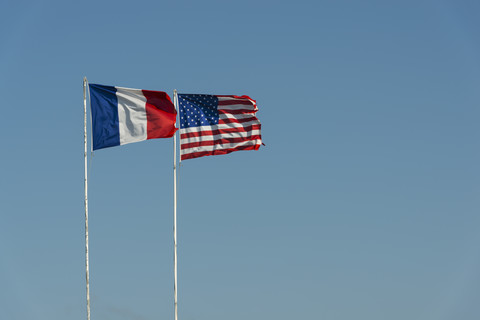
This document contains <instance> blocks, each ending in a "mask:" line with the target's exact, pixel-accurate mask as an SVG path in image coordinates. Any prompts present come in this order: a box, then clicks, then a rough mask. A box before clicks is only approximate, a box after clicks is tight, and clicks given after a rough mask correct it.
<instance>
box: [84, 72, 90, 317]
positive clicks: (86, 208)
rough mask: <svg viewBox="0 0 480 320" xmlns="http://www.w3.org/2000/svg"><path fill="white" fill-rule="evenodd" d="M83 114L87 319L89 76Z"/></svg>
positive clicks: (88, 294) (88, 288) (88, 309)
mask: <svg viewBox="0 0 480 320" xmlns="http://www.w3.org/2000/svg"><path fill="white" fill-rule="evenodd" d="M83 114H84V118H83V140H84V145H85V152H84V157H85V278H86V283H87V320H90V283H89V278H90V275H89V270H88V172H87V77H84V78H83Z"/></svg>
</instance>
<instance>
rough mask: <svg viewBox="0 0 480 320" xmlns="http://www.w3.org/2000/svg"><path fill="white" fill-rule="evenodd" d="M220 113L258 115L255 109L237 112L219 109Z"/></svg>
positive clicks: (238, 110)
mask: <svg viewBox="0 0 480 320" xmlns="http://www.w3.org/2000/svg"><path fill="white" fill-rule="evenodd" d="M218 113H219V114H220V113H221V114H249V113H253V114H255V113H256V110H254V109H237V110H230V109H218Z"/></svg>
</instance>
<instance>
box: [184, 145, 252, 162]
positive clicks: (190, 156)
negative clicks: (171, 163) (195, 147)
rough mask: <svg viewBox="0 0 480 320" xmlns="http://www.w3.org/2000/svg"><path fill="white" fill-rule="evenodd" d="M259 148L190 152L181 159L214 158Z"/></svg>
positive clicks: (242, 147)
mask: <svg viewBox="0 0 480 320" xmlns="http://www.w3.org/2000/svg"><path fill="white" fill-rule="evenodd" d="M259 148H260V145H259V144H256V145H254V146H239V147H236V148H232V149H222V150H213V151H201V152H192V153H187V154H182V156H181V158H182V160H186V159H193V158H200V157H204V156H215V155H220V154H227V153H230V152H234V151H240V150H258V149H259Z"/></svg>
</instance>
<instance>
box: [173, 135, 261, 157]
mask: <svg viewBox="0 0 480 320" xmlns="http://www.w3.org/2000/svg"><path fill="white" fill-rule="evenodd" d="M261 144H262V140H260V139H257V140H250V141H244V142H239V143H224V144H215V145H213V146H204V147H194V148H189V149H182V150H181V152H180V154H182V155H184V154H189V153H194V152H203V151H213V150H222V149H232V148H236V147H239V146H254V145H261Z"/></svg>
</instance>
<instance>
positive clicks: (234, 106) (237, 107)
mask: <svg viewBox="0 0 480 320" xmlns="http://www.w3.org/2000/svg"><path fill="white" fill-rule="evenodd" d="M242 109H247V110H252V111H255V110H256V109H255V106H253V105H251V104H250V105H246V104H231V105H228V106H221V105H219V106H218V110H242Z"/></svg>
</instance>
